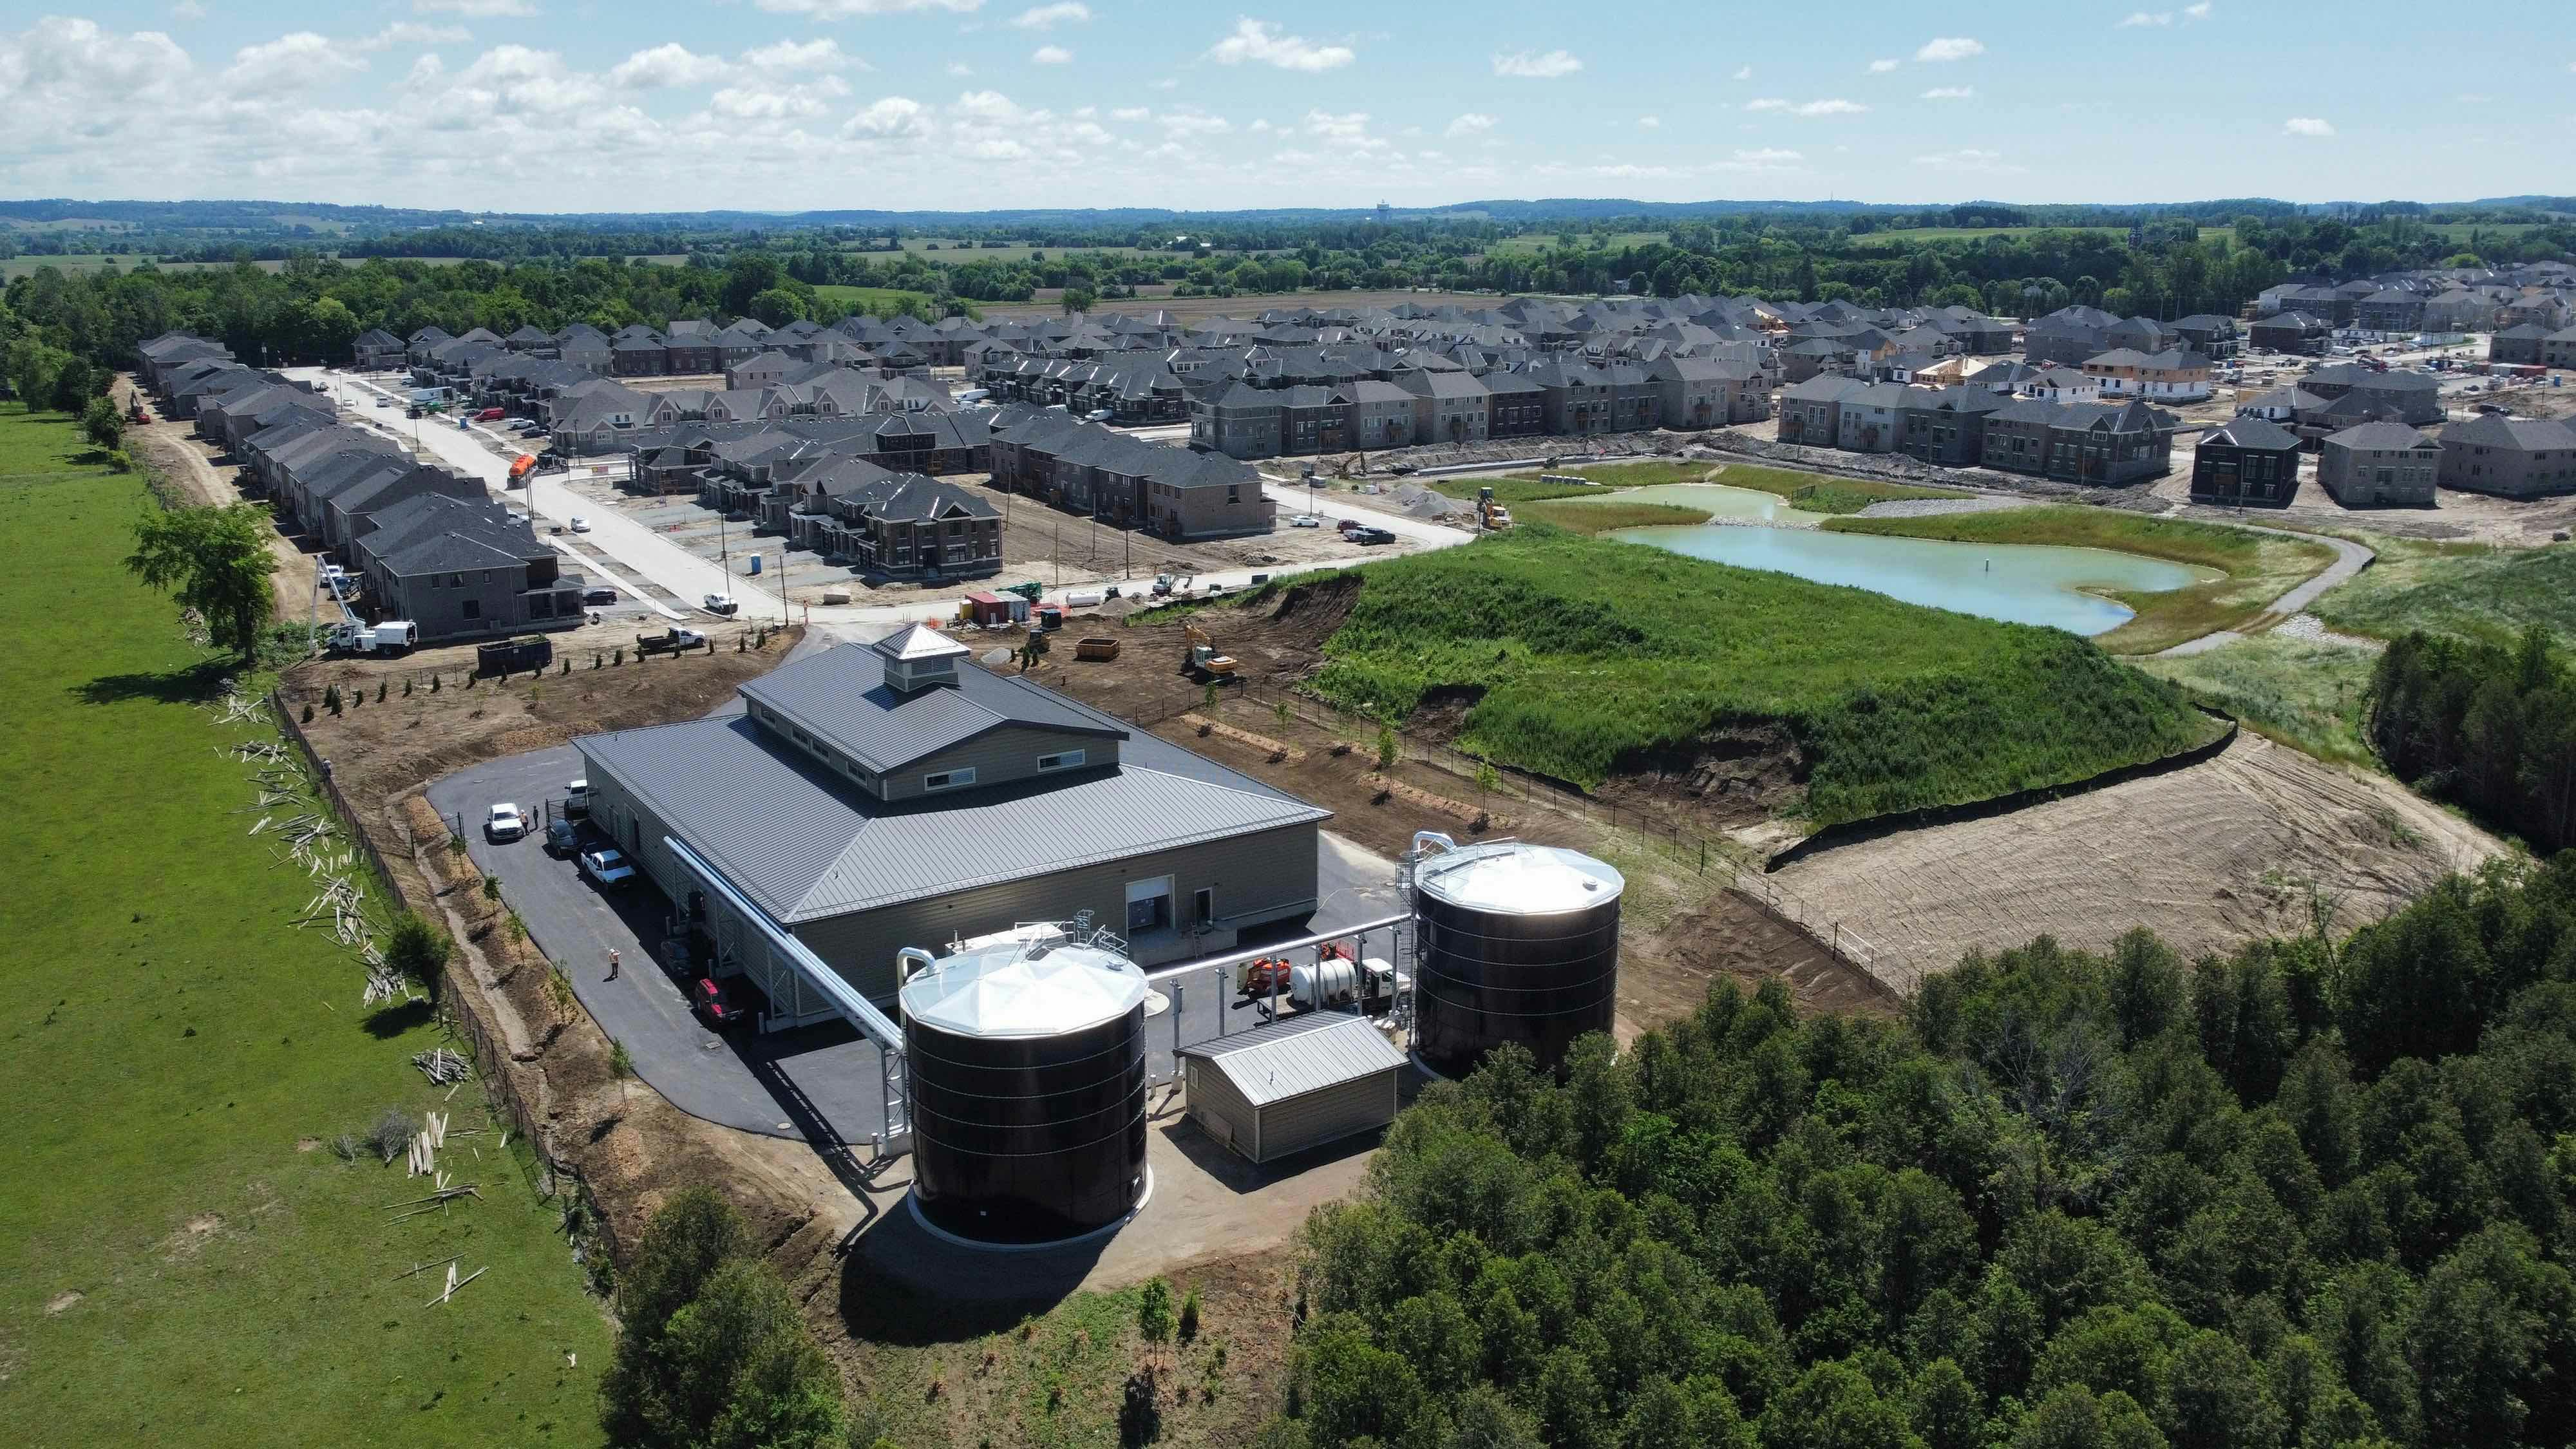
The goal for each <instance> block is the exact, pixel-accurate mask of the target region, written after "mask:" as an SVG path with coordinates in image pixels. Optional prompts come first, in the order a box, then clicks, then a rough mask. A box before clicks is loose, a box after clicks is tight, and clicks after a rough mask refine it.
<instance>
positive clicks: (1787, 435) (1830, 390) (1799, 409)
mask: <svg viewBox="0 0 2576 1449" xmlns="http://www.w3.org/2000/svg"><path fill="white" fill-rule="evenodd" d="M1869 387H1870V384H1868V383H1865V382H1863V381H1861V380H1860V379H1859V378H1856V377H1836V376H1831V375H1825V376H1818V377H1811V378H1808V379H1807V380H1806V381H1804V382H1799V383H1793V384H1791V385H1790V386H1788V387H1785V388H1782V389H1781V390H1780V441H1781V442H1784V443H1799V444H1804V445H1805V446H1807V447H1811V448H1831V447H1835V446H1837V445H1838V444H1839V442H1840V440H1841V438H1842V408H1843V400H1844V399H1845V398H1848V397H1852V396H1854V395H1856V394H1859V393H1862V392H1866V391H1868V389H1869Z"/></svg>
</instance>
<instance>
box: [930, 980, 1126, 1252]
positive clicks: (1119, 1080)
mask: <svg viewBox="0 0 2576 1449" xmlns="http://www.w3.org/2000/svg"><path fill="white" fill-rule="evenodd" d="M1145 996H1146V990H1145V974H1144V973H1143V972H1141V971H1139V970H1137V969H1136V965H1135V963H1134V962H1132V961H1129V960H1128V959H1127V958H1125V957H1123V956H1119V955H1115V954H1112V953H1111V952H1108V951H1104V950H1100V949H1097V948H1095V947H1091V946H1072V945H1058V946H1052V947H1050V946H1047V945H1045V944H1043V943H1032V942H1010V943H1007V944H1003V945H998V946H993V947H989V948H986V949H983V950H972V951H965V952H961V953H960V954H958V955H955V956H951V957H948V958H946V959H945V960H941V961H937V962H934V963H932V964H931V965H929V966H927V967H924V968H922V969H921V970H920V971H918V972H916V973H915V974H914V975H913V976H912V977H911V979H910V980H908V981H906V982H905V983H904V985H903V989H902V993H901V1001H902V1006H903V1041H904V1075H905V1085H906V1091H907V1093H908V1095H909V1099H910V1101H911V1107H912V1110H911V1118H910V1120H911V1123H912V1142H913V1178H912V1196H913V1205H914V1207H915V1208H916V1209H917V1210H918V1211H919V1212H920V1213H921V1215H922V1217H923V1218H924V1219H925V1220H926V1221H928V1222H929V1223H930V1224H931V1225H932V1226H934V1227H937V1228H940V1229H942V1230H944V1231H947V1232H951V1233H955V1234H957V1235H958V1236H960V1237H966V1238H975V1239H978V1240H981V1241H984V1242H993V1243H1043V1242H1052V1241H1054V1240H1056V1239H1059V1238H1070V1237H1076V1236H1079V1235H1080V1234H1083V1233H1086V1232H1089V1231H1091V1230H1092V1229H1095V1228H1102V1227H1107V1226H1109V1225H1110V1224H1113V1223H1115V1222H1117V1221H1118V1220H1119V1219H1120V1218H1123V1217H1125V1216H1126V1215H1127V1214H1128V1213H1129V1212H1130V1211H1132V1210H1133V1209H1134V1208H1135V1207H1136V1205H1137V1204H1138V1203H1139V1202H1140V1201H1142V1200H1143V1198H1144V1195H1145V1188H1146V1173H1145Z"/></svg>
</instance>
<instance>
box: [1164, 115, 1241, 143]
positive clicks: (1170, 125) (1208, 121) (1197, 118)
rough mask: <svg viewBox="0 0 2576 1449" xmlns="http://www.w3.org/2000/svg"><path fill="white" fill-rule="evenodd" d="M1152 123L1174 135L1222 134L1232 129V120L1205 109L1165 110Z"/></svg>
mask: <svg viewBox="0 0 2576 1449" xmlns="http://www.w3.org/2000/svg"><path fill="white" fill-rule="evenodd" d="M1154 124H1155V125H1157V126H1160V127H1162V128H1163V129H1164V130H1165V131H1166V132H1169V133H1170V134H1171V135H1173V136H1175V137H1180V136H1222V135H1224V134H1225V133H1226V132H1228V131H1231V130H1233V129H1234V123H1233V122H1232V121H1229V120H1227V119H1226V118H1225V117H1223V116H1211V115H1209V114H1208V113H1206V112H1205V111H1186V110H1185V111H1166V112H1164V113H1163V114H1162V115H1159V116H1156V117H1155V118H1154Z"/></svg>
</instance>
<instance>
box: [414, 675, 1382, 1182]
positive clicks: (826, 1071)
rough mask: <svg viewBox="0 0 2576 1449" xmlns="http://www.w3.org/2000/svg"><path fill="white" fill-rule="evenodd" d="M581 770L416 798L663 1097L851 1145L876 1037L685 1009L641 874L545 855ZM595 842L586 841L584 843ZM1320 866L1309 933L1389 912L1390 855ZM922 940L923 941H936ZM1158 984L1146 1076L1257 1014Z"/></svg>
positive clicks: (734, 1119) (458, 780)
mask: <svg viewBox="0 0 2576 1449" xmlns="http://www.w3.org/2000/svg"><path fill="white" fill-rule="evenodd" d="M738 708H739V705H738V704H736V705H731V706H728V707H727V710H726V711H719V713H724V712H729V711H731V710H734V709H738ZM581 770H582V767H581V757H580V754H579V752H578V751H576V750H574V749H573V748H572V747H571V746H569V745H566V746H561V747H558V748H555V749H548V750H538V751H535V752H532V753H529V754H523V755H513V756H511V757H509V758H507V759H502V760H495V761H492V762H491V763H488V764H483V765H477V766H474V767H472V768H469V769H465V770H460V771H458V772H456V773H455V774H452V775H449V776H448V777H446V778H445V779H443V780H440V781H438V782H437V783H436V784H434V785H432V786H431V787H430V789H429V801H430V804H431V805H432V806H433V807H435V808H436V809H437V810H438V811H439V813H440V814H442V815H444V816H446V817H448V818H449V820H450V821H451V822H453V821H456V820H459V819H461V820H462V821H463V823H464V826H465V833H466V850H467V853H468V855H469V857H470V858H471V859H472V860H473V861H474V863H475V865H476V866H477V867H478V868H479V869H481V870H482V871H483V873H485V874H487V875H491V876H496V877H498V878H499V879H500V882H501V894H502V898H503V899H504V900H506V901H507V902H508V903H509V905H510V908H511V909H512V910H514V911H516V912H517V913H518V915H519V919H520V920H521V921H522V922H523V923H525V925H526V926H527V929H528V934H529V936H530V938H531V939H533V940H534V941H535V942H536V943H537V945H538V947H539V948H540V949H542V950H543V951H544V952H545V953H546V956H547V957H548V959H550V960H552V961H553V962H555V963H556V964H557V965H559V966H561V967H562V968H563V970H564V972H565V974H566V975H567V976H569V977H570V978H571V980H572V986H573V991H574V994H575V995H577V996H578V997H579V998H580V999H581V1003H582V1006H583V1008H584V1009H585V1010H587V1011H588V1012H589V1013H590V1014H591V1017H592V1019H594V1020H595V1021H597V1022H598V1023H599V1027H600V1030H601V1031H603V1032H605V1033H606V1034H607V1035H608V1036H609V1037H610V1038H612V1039H613V1040H615V1041H617V1042H619V1043H621V1044H623V1045H624V1046H625V1048H626V1052H627V1055H628V1056H629V1058H631V1059H632V1060H633V1062H634V1065H635V1074H636V1075H637V1076H638V1077H639V1078H641V1079H642V1080H643V1081H644V1082H646V1083H647V1084H649V1085H651V1086H652V1087H653V1088H654V1089H655V1090H656V1091H659V1092H660V1093H662V1095H663V1096H665V1097H667V1098H669V1099H670V1101H671V1102H672V1104H673V1105H674V1106H677V1107H679V1108H680V1109H681V1110H682V1111H685V1112H688V1113H690V1114H691V1115H693V1116H697V1117H702V1118H705V1119H706V1120H708V1121H711V1122H716V1123H720V1124H722V1125H724V1126H728V1127H736V1128H740V1129H742V1130H744V1131H749V1132H761V1133H766V1134H769V1135H772V1136H779V1137H799V1138H806V1139H808V1140H813V1141H817V1142H818V1143H828V1142H831V1141H834V1140H837V1141H839V1142H845V1143H848V1142H858V1143H864V1142H866V1141H867V1140H868V1139H869V1138H871V1137H873V1136H875V1135H876V1134H877V1133H878V1132H880V1131H882V1130H883V1127H884V1120H885V1119H884V1106H883V1095H882V1092H881V1090H880V1084H879V1063H878V1060H877V1050H876V1048H875V1047H874V1046H873V1045H871V1044H870V1043H868V1042H867V1041H866V1040H865V1039H863V1038H861V1037H860V1036H859V1035H858V1034H857V1032H856V1031H855V1030H854V1029H853V1028H851V1027H849V1026H847V1025H846V1024H843V1023H840V1022H832V1023H828V1024H823V1025H817V1026H810V1027H804V1028H800V1029H797V1030H794V1031H785V1032H775V1033H766V1034H762V1033H757V1032H754V1031H751V1030H749V1029H747V1028H746V1029H743V1030H738V1031H736V1032H733V1033H730V1034H725V1035H719V1034H718V1033H716V1032H714V1031H711V1030H709V1029H708V1028H707V1027H706V1026H704V1025H702V1024H701V1023H700V1022H699V1021H698V1020H697V1018H696V1017H694V1016H693V1015H691V1014H690V1010H689V1003H688V1000H687V997H686V996H685V995H684V991H685V989H686V986H687V983H686V982H684V981H682V980H680V979H678V978H676V977H674V976H673V975H672V974H671V973H670V972H668V971H666V970H664V969H663V968H662V966H661V965H660V964H659V962H660V961H661V958H662V941H663V936H664V922H665V921H666V920H667V918H668V916H669V914H670V909H671V908H670V903H669V902H668V901H667V900H665V899H664V898H663V896H662V894H661V892H660V891H659V890H658V889H657V888H656V887H655V886H654V885H653V883H652V881H651V879H650V878H648V877H644V876H641V875H639V876H638V877H637V878H636V879H635V880H634V881H633V882H632V883H630V884H628V885H627V886H625V887H623V888H621V889H618V890H615V891H602V890H599V889H597V888H595V887H593V886H592V885H591V884H590V882H588V881H587V880H585V879H583V878H582V875H581V872H580V870H579V868H578V866H577V865H576V864H575V863H574V861H573V860H572V859H571V858H569V857H566V858H562V859H558V858H556V857H554V856H552V855H550V854H548V853H547V850H546V846H545V827H544V821H545V818H546V813H547V802H550V801H560V799H561V798H562V796H563V793H564V787H565V785H566V784H567V783H569V782H570V781H572V780H573V779H575V778H577V777H579V775H580V774H581ZM505 801H506V802H509V803H514V804H516V805H518V806H519V808H520V809H521V810H522V811H524V812H526V813H527V814H528V816H529V819H530V821H531V829H530V832H529V834H528V835H527V837H526V838H524V839H521V840H517V841H511V842H508V843H501V842H496V841H493V840H491V839H489V838H488V837H487V836H486V835H485V833H484V831H483V826H482V822H483V819H484V817H485V814H486V812H487V811H488V810H489V809H490V807H491V806H492V805H493V804H494V803H496V802H505ZM599 843H602V842H600V841H598V840H596V839H595V838H594V839H588V840H586V842H585V844H584V846H583V848H584V849H588V848H590V846H591V845H594V844H599ZM1319 866H1320V874H1319V891H1320V897H1321V905H1320V906H1319V908H1318V909H1317V911H1316V913H1315V921H1314V929H1315V930H1317V931H1324V930H1330V929H1333V928H1334V927H1336V926H1339V925H1348V924H1351V923H1353V922H1358V921H1366V920H1372V919H1376V918H1380V917H1383V916H1387V915H1390V914H1393V913H1394V912H1395V911H1396V910H1397V909H1398V905H1397V897H1396V890H1395V878H1396V868H1395V865H1394V863H1393V862H1392V861H1389V860H1386V859H1385V858H1383V857H1381V856H1377V855H1373V854H1371V853H1369V852H1368V851H1365V850H1362V849H1360V848H1359V847H1358V846H1355V845H1352V844H1351V843H1349V842H1348V841H1345V840H1342V839H1340V838H1339V837H1336V836H1333V835H1331V834H1329V833H1327V834H1326V835H1325V836H1324V837H1323V843H1322V846H1321V848H1320V860H1319ZM995 924H996V927H997V928H999V927H1006V926H1008V925H1010V924H1011V922H1008V921H1003V922H997V923H995ZM921 944H922V945H924V946H926V947H929V948H931V949H933V950H936V949H938V948H939V947H941V946H944V945H945V944H946V943H945V942H936V941H925V942H923V943H921ZM1369 949H1370V953H1371V954H1373V955H1378V954H1384V951H1385V945H1384V942H1383V938H1382V937H1380V938H1374V939H1373V940H1372V942H1371V944H1370V948H1369ZM612 950H614V951H616V952H617V953H618V954H619V956H620V958H621V969H620V971H619V974H618V976H617V978H616V979H615V980H610V979H609V978H608V953H609V952H610V951H612ZM1162 990H1163V991H1164V994H1165V995H1166V996H1168V997H1170V998H1171V1002H1172V1004H1171V1008H1170V1009H1169V1010H1168V1011H1166V1012H1163V1013H1162V1014H1160V1015H1157V1016H1156V1017H1155V1018H1154V1019H1153V1020H1152V1021H1150V1022H1148V1023H1147V1033H1146V1034H1147V1040H1148V1042H1149V1043H1150V1044H1151V1047H1152V1052H1151V1057H1150V1061H1149V1066H1150V1068H1151V1070H1152V1071H1153V1073H1154V1075H1155V1077H1156V1078H1157V1079H1158V1080H1161V1079H1165V1078H1168V1077H1170V1076H1171V1075H1172V1073H1173V1060H1172V1051H1173V1049H1174V1047H1175V1046H1176V1045H1179V1046H1185V1045H1188V1044H1190V1043H1193V1042H1200V1041H1206V1040H1208V1039H1210V1038H1212V1037H1216V1036H1219V1035H1222V1034H1224V1033H1226V1032H1230V1031H1240V1030H1243V1029H1244V1028H1245V1027H1247V1026H1251V1025H1255V1024H1257V1023H1258V1021H1259V1019H1260V1018H1259V1015H1258V1012H1257V1009H1256V1008H1255V1007H1254V1006H1253V1005H1251V1004H1250V1003H1245V1002H1240V1001H1238V1000H1237V999H1236V998H1235V997H1234V995H1233V993H1232V992H1231V991H1230V990H1227V989H1226V988H1225V987H1224V986H1223V985H1221V984H1220V983H1218V982H1216V981H1214V980H1208V981H1204V982H1202V981H1186V982H1181V983H1177V984H1174V985H1167V986H1164V987H1163V988H1162Z"/></svg>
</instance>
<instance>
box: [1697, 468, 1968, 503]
mask: <svg viewBox="0 0 2576 1449" xmlns="http://www.w3.org/2000/svg"><path fill="white" fill-rule="evenodd" d="M1685 481H1696V480H1685ZM1708 481H1709V482H1711V483H1718V484H1723V485H1724V486H1726V487H1729V488H1752V489H1757V490H1759V491H1761V492H1764V493H1772V494H1777V495H1779V496H1780V497H1782V498H1786V499H1788V500H1789V502H1790V503H1791V504H1793V505H1795V506H1796V507H1797V508H1798V509H1799V510H1800V511H1801V512H1805V513H1858V512H1860V511H1861V510H1862V509H1864V508H1867V507H1868V506H1870V505H1871V504H1873V503H1901V502H1906V501H1908V500H1912V499H1917V498H1965V497H1967V496H1968V495H1967V494H1965V493H1961V492H1959V491H1958V490H1957V489H1955V488H1915V487H1909V486H1908V485H1906V484H1903V483H1881V482H1879V481H1878V480H1876V479H1874V478H1830V477H1827V476H1825V475H1824V474H1821V473H1800V472H1797V471H1794V470H1792V469H1788V468H1765V467H1762V466H1761V465H1759V464H1753V463H1728V464H1726V465H1725V467H1724V471H1722V472H1719V473H1718V474H1716V476H1714V477H1711V478H1710V479H1709V480H1708Z"/></svg>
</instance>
